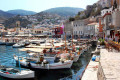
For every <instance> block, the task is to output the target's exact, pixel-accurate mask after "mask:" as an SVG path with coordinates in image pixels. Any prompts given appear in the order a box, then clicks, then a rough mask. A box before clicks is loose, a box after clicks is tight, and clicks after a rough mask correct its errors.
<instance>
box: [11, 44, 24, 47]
mask: <svg viewBox="0 0 120 80" xmlns="http://www.w3.org/2000/svg"><path fill="white" fill-rule="evenodd" d="M24 46H25V44H24V43H16V44H14V45H13V48H20V47H24Z"/></svg>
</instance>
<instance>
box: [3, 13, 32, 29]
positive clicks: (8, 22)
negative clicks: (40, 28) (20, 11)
mask: <svg viewBox="0 0 120 80" xmlns="http://www.w3.org/2000/svg"><path fill="white" fill-rule="evenodd" d="M16 21H20V25H21V27H24V28H25V27H26V26H27V25H28V24H31V22H30V21H28V20H27V19H23V18H21V17H20V16H19V15H17V16H15V17H12V18H9V19H7V20H5V22H4V25H5V27H6V28H14V27H16Z"/></svg>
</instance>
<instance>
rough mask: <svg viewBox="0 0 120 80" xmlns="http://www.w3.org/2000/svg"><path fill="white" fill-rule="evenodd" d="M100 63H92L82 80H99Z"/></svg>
mask: <svg viewBox="0 0 120 80" xmlns="http://www.w3.org/2000/svg"><path fill="white" fill-rule="evenodd" d="M98 65H99V62H95V61H92V60H91V61H90V63H89V64H88V66H87V68H86V70H85V72H84V74H83V77H82V79H81V80H97V71H98Z"/></svg>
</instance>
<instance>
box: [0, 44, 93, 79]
mask: <svg viewBox="0 0 120 80" xmlns="http://www.w3.org/2000/svg"><path fill="white" fill-rule="evenodd" d="M19 49H20V48H12V46H5V45H0V64H1V65H5V66H13V67H17V65H16V62H15V60H14V59H13V55H19V56H24V57H25V56H26V54H27V53H26V52H21V51H19ZM94 49H95V48H90V49H89V50H88V51H87V52H84V53H83V54H82V56H80V58H79V60H78V61H77V62H76V63H73V65H72V67H71V69H60V70H40V69H37V70H34V71H35V78H34V79H30V80H79V79H80V76H81V74H82V72H83V71H84V69H85V67H86V65H87V64H88V63H89V61H90V59H91V54H90V53H91V51H93V50H94ZM0 80H10V79H6V78H3V77H0Z"/></svg>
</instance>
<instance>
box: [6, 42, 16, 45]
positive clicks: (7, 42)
mask: <svg viewBox="0 0 120 80" xmlns="http://www.w3.org/2000/svg"><path fill="white" fill-rule="evenodd" d="M14 44H15V43H9V42H7V43H6V46H12V45H14Z"/></svg>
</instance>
